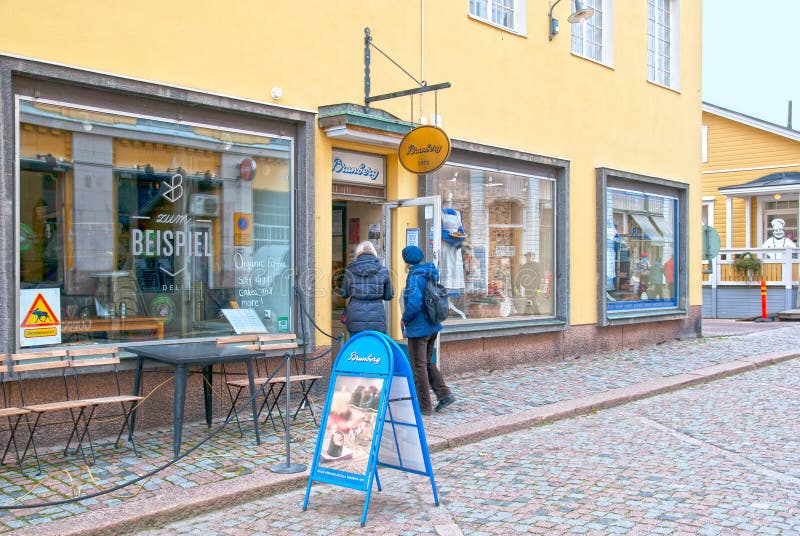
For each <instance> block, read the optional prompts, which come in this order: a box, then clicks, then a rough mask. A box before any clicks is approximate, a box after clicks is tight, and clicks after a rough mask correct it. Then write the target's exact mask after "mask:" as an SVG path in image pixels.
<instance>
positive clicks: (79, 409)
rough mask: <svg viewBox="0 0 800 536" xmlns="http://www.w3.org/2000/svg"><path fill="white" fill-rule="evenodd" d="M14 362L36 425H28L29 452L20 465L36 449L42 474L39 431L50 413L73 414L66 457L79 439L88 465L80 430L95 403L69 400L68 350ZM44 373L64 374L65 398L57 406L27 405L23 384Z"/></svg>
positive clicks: (17, 357) (24, 356) (13, 359)
mask: <svg viewBox="0 0 800 536" xmlns="http://www.w3.org/2000/svg"><path fill="white" fill-rule="evenodd" d="M11 362H12V371H13V373H14V374H15V375H16V377H17V385H18V389H19V399H20V403H21V406H22V407H23V408H24V409H26V410H28V411H29V412H30V414H31V416H32V417H33V422H32V423H31V422H28V425H27V426H28V440H27V442H26V443H25V448H24V449H23V451H22V456H21V457H20V464H22V462H24V461H25V457H26V456H27V454H28V449H30V448H33V454H34V456H35V458H36V466H37V467H38V469H39V473H41V472H42V465H41V460H40V459H39V452H38V450H37V448H36V430H37V429H38V427H39V423H40V421H41V418H42V416H43V415H45V414H48V413H66V412H69V415H70V417H71V419H72V427H71V430H70V435H69V440H68V441H67V444H66V446H65V447H64V454H66V453H67V452H68V451H69V446H70V444H71V442H72V438H73V437H77V438H78V446H77V447H76V450H79V451H80V453H81V456H82V457H83V460H84V462H86V463H88V462H87V460H86V454H85V453H84V450H83V443H82V441H81V437H80V435H79V434H78V429H79V427H80V422H81V420H82V419H83V418H84V415H85V411H86V409H87V408H89V407H90V406H91V403H90V402H87V401H84V400H70V399H69V396H68V395H69V385H68V384H67V370H68V369H69V361H68V360H67V351H66V350H65V349H60V350H43V351H39V352H27V353H23V354H12V355H11ZM44 370H60V371H61V372H62V377H63V380H64V395H63V396H60V397H58V398H59V400H58V401H56V402H47V403H42V404H27V403H26V400H25V388H24V386H23V381H24V380H25V379H26V376H27V375H28V373H29V372H40V371H44ZM54 396H55V395H54Z"/></svg>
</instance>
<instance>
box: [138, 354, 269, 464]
mask: <svg viewBox="0 0 800 536" xmlns="http://www.w3.org/2000/svg"><path fill="white" fill-rule="evenodd" d="M125 349H126V350H127V351H130V352H133V353H135V354H136V356H137V358H138V363H137V365H136V378H135V380H134V383H133V392H134V394H139V395H141V387H142V365H143V364H144V360H145V359H149V360H151V361H156V362H158V363H161V364H164V365H170V366H173V367H175V382H174V387H175V397H174V401H173V450H174V453H175V458H177V457H178V455H179V454H180V450H181V435H182V433H183V411H184V406H185V403H186V377H187V376H188V373H189V368H190V367H201V368H202V371H203V376H204V377H205V379H206V380H207V381H204V382H203V395H204V401H205V410H206V422H207V423H208V425H209V426H211V418H212V392H211V385H210V384H211V378H212V376H211V372H212V367H213V366H214V365H218V364H225V363H246V364H247V378H248V380H250V393H255V392H256V387H255V381H254V372H253V370H254V365H253V363H254V360H255V359H256V358H257V357H261V356H263V354H264V352H263V351H261V350H247V349H244V348H239V347H238V346H232V345H218V344H217V343H216V342H215V341H208V342H189V343H175V344H156V345H152V346H135V347H128V348H125ZM251 406H252V410H253V428H254V430H255V432H256V444H258V445H260V444H261V436H260V435H259V433H258V408H257V407H256V406H257V404H256V401H255V398H253V400H252V401H251ZM135 421H136V410H134V411H133V412H131V430H133V429H134V423H135Z"/></svg>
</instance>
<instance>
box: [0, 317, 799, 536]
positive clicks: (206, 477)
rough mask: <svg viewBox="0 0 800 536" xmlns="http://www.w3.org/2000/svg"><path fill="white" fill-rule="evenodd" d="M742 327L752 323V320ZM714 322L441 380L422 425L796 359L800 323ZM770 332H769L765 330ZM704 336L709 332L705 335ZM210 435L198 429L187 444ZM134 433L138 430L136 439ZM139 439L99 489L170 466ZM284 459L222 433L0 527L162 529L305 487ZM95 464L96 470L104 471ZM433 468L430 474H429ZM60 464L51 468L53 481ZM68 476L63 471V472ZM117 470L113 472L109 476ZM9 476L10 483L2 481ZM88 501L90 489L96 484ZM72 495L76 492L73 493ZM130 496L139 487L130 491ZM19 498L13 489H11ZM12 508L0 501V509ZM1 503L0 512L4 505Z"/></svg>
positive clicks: (615, 394)
mask: <svg viewBox="0 0 800 536" xmlns="http://www.w3.org/2000/svg"><path fill="white" fill-rule="evenodd" d="M748 324H749V325H748ZM754 324H756V323H735V321H710V322H708V323H706V322H704V326H707V327H708V328H709V331H711V330H712V328H713V332H714V333H715V334H718V336H714V337H709V336H707V337H706V338H701V339H691V340H683V341H672V342H668V343H664V344H661V345H658V346H651V347H646V348H641V349H638V350H628V351H622V352H613V353H607V354H601V355H595V356H588V357H581V358H579V359H574V360H570V361H566V362H560V363H555V364H549V365H541V366H525V367H518V368H514V369H509V370H502V371H484V372H482V373H475V374H471V375H468V376H463V377H458V378H450V379H449V380H448V383H449V384H450V386H451V388H452V389H453V392H454V394H455V395H456V397H457V402H456V403H455V404H453V405H452V406H450V407H449V408H448V409H447V410H445V411H443V412H441V413H438V414H435V415H433V416H431V417H426V418H425V421H424V422H425V430H426V434H427V437H428V441H429V444H430V448H431V450H432V451H438V450H442V449H447V448H451V447H453V446H456V445H462V444H467V443H471V442H475V441H478V440H481V439H485V438H488V437H493V436H496V435H499V434H503V433H507V432H510V431H514V430H518V429H521V428H525V427H529V426H533V425H538V424H543V423H548V422H553V421H556V420H559V419H565V418H569V417H573V416H576V415H581V414H586V413H589V412H593V411H596V410H600V409H604V408H608V407H612V406H615V405H619V404H624V403H626V402H629V401H631V400H636V399H639V398H644V397H648V396H652V395H655V394H658V393H663V392H665V391H670V390H675V389H680V388H683V387H687V386H690V385H695V384H698V383H702V382H707V381H711V380H714V379H717V378H721V377H725V376H728V375H731V374H736V373H739V372H743V371H747V370H752V369H754V368H757V367H761V366H765V365H769V364H773V363H776V362H780V361H784V360H787V359H792V358H794V357H796V356H797V355H800V345H798V343H800V324H794V323H786V322H778V323H771V324H768V325H766V324H760V325H758V326H755V325H754ZM763 326H768V327H763ZM709 331H705V330H704V332H705V333H709ZM205 432H206V429H205V427H204V426H200V425H194V426H193V427H192V430H191V431H190V433H189V434H187V435H188V437H187V439H185V441H186V445H187V446H188V445H190V444H191V441H192V440H198V439H199V438H201V437H202V436H203V434H204V433H205ZM316 433H317V428H316V427H315V426H314V425H313V423H310V422H308V421H306V422H301V423H298V425H296V426H294V427H293V429H292V439H293V441H292V448H291V452H292V461H293V462H299V463H304V464H310V462H311V457H312V455H313V448H314V443H315V440H316ZM137 435H138V434H137ZM143 436H144V437H143V438H142V439H140V440H139V441H138V443H139V445H140V451H141V452H142V455H141V456H140V457H138V458H137V457H134V456H133V455H132V453H130V452H123V455H122V456H120V458H119V459H113V458H111V456H112V454H113V453H114V452H116V451H109V452H108V453H105V452H104V453H103V454H102V458H101V459H104V460H107V461H106V462H104V463H106V465H105V466H104V467H102V468H99V469H102V470H105V471H109V474H110V476H106V477H105V478H104V479H97V478H95V477H92V481H93V482H94V481H97V480H100V481H99V482H98V485H99V486H100V487H108V486H109V485H112V484H113V483H117V482H120V481H122V480H124V479H125V477H127V478H130V476H132V475H133V474H141V473H143V472H144V471H146V470H147V469H148V468H152V467H155V466H157V465H158V464H159V462H160V461H162V460H163V459H167V458H168V456H169V451H170V449H171V445H170V444H169V441H168V440H166V441H165V438H167V437H169V435H168V433H167V432H161V433H160V434H159V432H152V433H147V434H143ZM283 460H284V447H283V443H282V437H281V436H280V435H279V434H274V435H272V436H267V438H266V441H265V443H264V444H262V445H261V446H260V447H256V446H255V445H254V441H253V439H252V437H250V436H248V435H245V437H244V438H243V439H239V437H238V433H237V432H236V431H235V428H234V430H231V431H228V430H226V431H225V432H223V433H222V434H220V435H219V436H217V437H215V438H214V439H212V440H211V441H209V442H208V443H207V444H206V445H204V446H203V448H202V449H200V450H198V451H197V452H196V453H193V454H192V455H191V456H190V457H188V458H187V459H185V460H182V461H181V462H180V463H179V464H176V465H174V466H172V467H170V468H169V469H168V470H167V471H166V472H165V474H163V475H158V476H157V477H154V478H153V479H151V480H150V481H149V482H147V483H146V484H145V486H144V487H142V488H141V491H139V492H137V493H131V494H129V495H131V496H128V497H119V496H115V497H109V498H105V499H103V500H96V499H92V500H88V501H87V500H84V501H80V502H78V503H74V504H71V505H68V506H67V507H52V508H47V509H41V508H40V509H37V510H33V511H16V512H14V513H13V514H6V515H3V516H0V532H8V531H9V530H12V529H15V528H16V529H18V531H19V533H28V532H29V533H31V534H33V533H36V534H38V535H41V534H98V533H103V534H108V533H120V532H131V531H134V530H136V529H141V528H151V529H152V528H153V527H155V526H158V524H159V523H163V522H166V521H171V520H176V519H179V518H181V517H182V516H186V515H197V514H199V513H201V512H204V511H209V510H214V509H218V508H222V507H225V506H230V505H233V504H237V503H240V502H242V501H247V500H253V499H257V498H263V497H265V496H268V495H270V494H276V493H280V492H282V491H286V490H289V489H297V488H300V487H304V486H305V485H306V483H307V478H308V472H307V471H306V472H303V473H298V474H292V475H281V474H277V473H273V472H271V471H270V470H269V468H270V467H272V466H273V465H275V464H276V463H278V462H281V461H283ZM115 464H123V465H124V466H125V471H124V474H122V475H120V474H118V473H113V468H114V467H116V465H115ZM99 469H98V472H99ZM435 469H436V468H435V467H434V471H435ZM58 470H59V469H57V465H53V467H52V468H51V470H50V475H51V479H52V478H54V477H53V475H54V473H55V472H57V471H58ZM60 470H61V471H63V469H60ZM111 473H113V474H111ZM14 474H18V471H17V470H16V468H15V467H14V466H8V467H6V468H5V471H4V473H3V475H2V479H6V480H9V481H10V482H11V483H10V484H9V485H8V486H6V487H4V486H3V485H2V479H0V489H3V491H4V492H5V493H6V494H7V495H8V494H9V489H10V488H13V487H14V486H18V487H19V488H20V489H23V490H24V489H27V488H25V487H24V485H22V484H20V483H19V482H15V480H20V479H21V478H22V477H18V478H16V479H15V478H14V477H13V475H14ZM9 475H11V476H9ZM40 487H41V488H43V489H46V490H47V491H46V492H42V491H41V490H40V488H34V490H33V491H32V492H28V493H29V495H27V496H26V497H24V500H21V502H23V503H33V502H37V501H42V500H53V499H57V498H58V497H59V494H61V496H69V495H70V489H69V487H68V486H67V487H66V488H64V487H62V488H59V486H55V485H52V484H49V485H44V484H41V483H40ZM79 488H80V489H79V491H80V492H81V493H83V494H85V493H87V492H90V491H94V489H92V486H87V487H86V488H85V489H84V487H82V486H79ZM73 490H74V487H73ZM134 491H135V490H134ZM11 496H12V497H14V496H17V497H19V496H20V492H18V491H17V492H15V493H11ZM6 504H7V503H6ZM0 508H1V507H0Z"/></svg>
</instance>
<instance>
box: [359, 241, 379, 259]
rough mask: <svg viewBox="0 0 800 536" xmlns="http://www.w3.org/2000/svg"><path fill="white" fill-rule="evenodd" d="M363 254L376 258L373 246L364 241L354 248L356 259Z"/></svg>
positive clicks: (376, 253)
mask: <svg viewBox="0 0 800 536" xmlns="http://www.w3.org/2000/svg"><path fill="white" fill-rule="evenodd" d="M364 253H369V254H370V255H373V256H375V257H377V256H378V252H377V251H375V246H374V245H373V244H372V242H370V241H369V240H364V241H363V242H361V243H360V244H358V246H356V257H358V256H359V255H363V254H364Z"/></svg>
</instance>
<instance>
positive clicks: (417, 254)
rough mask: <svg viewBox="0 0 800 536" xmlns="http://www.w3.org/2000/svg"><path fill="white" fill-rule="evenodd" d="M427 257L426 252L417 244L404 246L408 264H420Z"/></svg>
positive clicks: (404, 256)
mask: <svg viewBox="0 0 800 536" xmlns="http://www.w3.org/2000/svg"><path fill="white" fill-rule="evenodd" d="M424 259H425V254H424V253H422V250H421V249H419V248H418V247H417V246H406V247H405V248H403V260H404V261H405V262H406V264H419V263H421V262H422V261H423V260H424Z"/></svg>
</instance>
